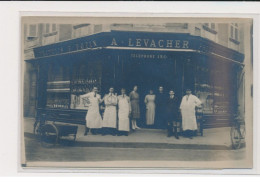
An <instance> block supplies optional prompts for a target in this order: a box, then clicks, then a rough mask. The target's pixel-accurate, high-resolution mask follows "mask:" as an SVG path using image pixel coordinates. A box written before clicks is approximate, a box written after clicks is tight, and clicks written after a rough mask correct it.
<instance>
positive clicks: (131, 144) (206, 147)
mask: <svg viewBox="0 0 260 183" xmlns="http://www.w3.org/2000/svg"><path fill="white" fill-rule="evenodd" d="M24 136H25V137H28V138H34V139H36V138H37V137H36V136H35V135H34V134H33V133H28V132H25V133H24ZM68 144H69V145H70V146H74V147H113V148H155V149H194V150H196V149H197V150H231V149H232V147H231V146H225V145H209V144H169V143H144V142H86V141H77V139H76V142H74V143H68Z"/></svg>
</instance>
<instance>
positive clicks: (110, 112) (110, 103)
mask: <svg viewBox="0 0 260 183" xmlns="http://www.w3.org/2000/svg"><path fill="white" fill-rule="evenodd" d="M103 100H104V103H105V112H104V118H103V124H102V127H103V129H102V130H103V132H102V135H107V134H111V135H113V136H115V135H116V133H117V131H116V126H117V115H116V106H117V96H116V95H115V94H114V88H113V87H110V88H109V94H107V95H105V96H104V99H103Z"/></svg>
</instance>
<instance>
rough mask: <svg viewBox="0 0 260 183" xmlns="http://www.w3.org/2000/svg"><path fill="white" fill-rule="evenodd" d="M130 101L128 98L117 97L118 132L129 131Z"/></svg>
mask: <svg viewBox="0 0 260 183" xmlns="http://www.w3.org/2000/svg"><path fill="white" fill-rule="evenodd" d="M129 102H130V100H129V97H128V96H124V97H123V96H122V95H120V96H118V130H119V131H130V122H129V112H130V103H129Z"/></svg>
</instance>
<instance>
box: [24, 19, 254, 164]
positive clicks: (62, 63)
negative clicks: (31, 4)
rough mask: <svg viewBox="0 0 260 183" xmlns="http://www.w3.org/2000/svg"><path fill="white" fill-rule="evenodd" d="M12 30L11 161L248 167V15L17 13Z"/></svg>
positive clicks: (250, 64)
mask: <svg viewBox="0 0 260 183" xmlns="http://www.w3.org/2000/svg"><path fill="white" fill-rule="evenodd" d="M21 40H22V41H21V44H22V45H21V48H22V50H21V52H22V56H21V69H22V72H21V73H22V76H21V77H22V81H21V82H22V89H21V92H22V106H21V108H22V110H21V111H22V116H21V123H22V124H21V162H20V165H21V167H23V168H25V169H26V168H42V167H44V168H57V169H59V168H90V169H96V168H144V169H150V168H155V169H156V168H166V169H184V168H185V169H186V168H188V169H225V168H252V167H253V55H252V54H253V19H250V18H241V17H240V18H234V17H225V18H217V17H213V16H212V17H211V16H209V17H207V18H205V17H188V16H187V17H149V16H147V17H107V16H106V17H105V16H104V17H71V16H68V17H64V16H63V17H62V16H61V17H57V16H56V17H51V16H48V17H46V16H22V17H21Z"/></svg>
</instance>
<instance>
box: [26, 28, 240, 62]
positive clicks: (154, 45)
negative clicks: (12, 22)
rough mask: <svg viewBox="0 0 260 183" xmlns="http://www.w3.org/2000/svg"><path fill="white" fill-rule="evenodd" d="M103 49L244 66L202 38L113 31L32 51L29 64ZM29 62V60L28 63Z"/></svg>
mask: <svg viewBox="0 0 260 183" xmlns="http://www.w3.org/2000/svg"><path fill="white" fill-rule="evenodd" d="M100 49H109V50H111V49H112V50H146V51H169V52H196V53H200V54H206V55H209V56H213V57H218V58H220V59H224V60H226V61H230V62H234V63H237V64H243V61H244V55H243V54H242V53H240V52H238V51H235V50H232V49H230V48H227V47H225V46H223V45H220V44H217V43H215V42H213V41H210V40H208V39H205V38H202V37H200V36H193V35H190V34H187V33H168V32H136V31H111V32H101V33H98V34H94V35H90V36H86V37H82V38H77V39H72V40H68V41H63V42H58V43H55V44H50V45H46V46H40V47H36V48H34V49H33V51H34V56H35V58H34V59H31V60H30V61H34V60H39V59H41V60H42V59H44V58H48V57H54V56H59V55H67V54H75V53H81V52H88V51H94V50H100ZM27 61H29V60H27Z"/></svg>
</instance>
